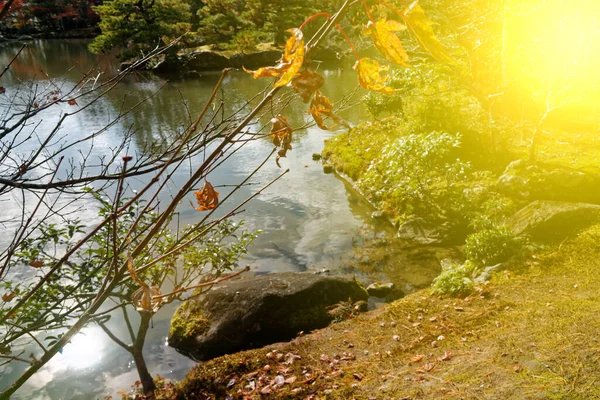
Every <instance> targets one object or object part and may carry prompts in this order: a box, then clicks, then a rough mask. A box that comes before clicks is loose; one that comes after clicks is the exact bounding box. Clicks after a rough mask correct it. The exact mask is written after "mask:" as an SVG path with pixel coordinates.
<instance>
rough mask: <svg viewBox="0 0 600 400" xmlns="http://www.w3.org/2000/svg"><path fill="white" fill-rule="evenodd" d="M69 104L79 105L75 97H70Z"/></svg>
mask: <svg viewBox="0 0 600 400" xmlns="http://www.w3.org/2000/svg"><path fill="white" fill-rule="evenodd" d="M67 104H68V105H70V106H76V105H77V101H75V99H70V100H69V101H67Z"/></svg>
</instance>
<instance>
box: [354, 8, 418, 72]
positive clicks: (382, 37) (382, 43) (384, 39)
mask: <svg viewBox="0 0 600 400" xmlns="http://www.w3.org/2000/svg"><path fill="white" fill-rule="evenodd" d="M404 29H406V27H405V26H404V25H402V24H401V23H400V22H398V21H393V20H390V21H388V20H387V18H386V17H383V18H382V19H380V20H379V21H377V22H376V23H373V22H371V21H369V23H368V24H367V26H366V28H365V29H364V30H363V34H365V35H371V36H372V37H373V43H374V44H375V47H377V49H378V50H379V51H380V52H381V54H383V55H384V56H385V58H387V59H388V60H390V61H393V62H395V63H396V64H399V65H402V66H403V67H408V66H409V65H408V54H407V53H406V50H405V49H404V46H402V41H401V40H400V38H399V37H398V36H396V35H395V34H394V32H399V31H402V30H404Z"/></svg>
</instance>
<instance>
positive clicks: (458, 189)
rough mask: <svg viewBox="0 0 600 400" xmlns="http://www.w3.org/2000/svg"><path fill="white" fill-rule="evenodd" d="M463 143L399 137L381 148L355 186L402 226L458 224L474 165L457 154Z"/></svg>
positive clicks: (444, 136)
mask: <svg viewBox="0 0 600 400" xmlns="http://www.w3.org/2000/svg"><path fill="white" fill-rule="evenodd" d="M460 143H461V142H460V135H452V134H449V133H445V132H435V131H434V132H430V133H426V134H425V133H410V134H407V135H405V136H401V137H399V138H397V139H396V140H394V141H392V142H391V143H390V144H388V145H387V146H385V147H383V150H382V151H381V154H379V156H378V157H376V158H375V159H374V160H373V162H372V163H371V165H370V166H369V167H368V169H367V170H366V172H365V173H364V174H363V176H362V177H361V178H360V179H359V180H358V182H357V185H358V187H359V188H360V189H361V190H362V191H363V192H364V193H365V194H366V195H367V197H369V198H370V200H371V201H373V202H374V203H375V204H376V205H377V206H378V207H379V208H381V209H383V210H384V211H385V212H386V213H387V214H388V215H390V216H391V217H392V218H394V219H396V220H397V221H398V222H402V221H403V219H404V218H406V217H410V216H418V217H421V218H424V219H425V220H426V221H429V222H433V223H443V222H445V221H451V223H452V224H460V223H461V222H463V221H459V220H460V219H462V218H464V217H463V216H465V214H466V213H465V210H464V207H465V205H467V204H468V201H467V199H465V196H464V193H463V190H464V187H465V186H464V184H465V182H466V181H467V180H468V175H469V171H470V164H469V163H466V162H463V161H461V160H460V159H458V158H457V157H456V155H455V153H456V149H457V148H458V147H459V146H460ZM454 217H456V218H454ZM457 218H458V220H457Z"/></svg>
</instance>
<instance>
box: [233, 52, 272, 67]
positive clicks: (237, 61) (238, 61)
mask: <svg viewBox="0 0 600 400" xmlns="http://www.w3.org/2000/svg"><path fill="white" fill-rule="evenodd" d="M281 55H282V53H281V51H277V50H266V51H257V52H255V53H248V54H244V53H239V54H234V55H232V56H231V58H230V59H229V60H230V62H231V66H232V67H234V68H242V67H245V68H247V69H256V68H260V67H266V66H269V65H275V64H276V63H277V61H278V60H279V59H280V58H281Z"/></svg>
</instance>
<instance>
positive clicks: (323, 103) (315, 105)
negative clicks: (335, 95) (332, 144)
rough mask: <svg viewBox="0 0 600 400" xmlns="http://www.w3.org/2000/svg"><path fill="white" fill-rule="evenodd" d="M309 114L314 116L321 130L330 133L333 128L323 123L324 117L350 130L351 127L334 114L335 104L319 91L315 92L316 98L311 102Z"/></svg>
mask: <svg viewBox="0 0 600 400" xmlns="http://www.w3.org/2000/svg"><path fill="white" fill-rule="evenodd" d="M308 112H309V114H310V115H312V117H313V119H314V120H315V122H316V123H317V125H318V126H319V128H321V129H323V130H326V131H328V130H331V128H333V126H332V127H328V126H327V125H325V123H324V122H323V117H324V116H325V117H329V118H331V119H332V120H333V121H334V122H335V123H336V124H337V125H342V126H345V127H346V128H350V125H348V123H347V122H346V121H344V120H343V119H342V118H340V117H339V116H337V115H335V114H334V113H333V104H331V101H330V100H329V99H328V98H327V97H325V96H323V95H322V94H321V93H320V92H319V91H317V92H315V96H314V97H313V99H312V101H311V102H310V108H309V109H308ZM334 126H335V125H334Z"/></svg>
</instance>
